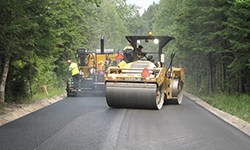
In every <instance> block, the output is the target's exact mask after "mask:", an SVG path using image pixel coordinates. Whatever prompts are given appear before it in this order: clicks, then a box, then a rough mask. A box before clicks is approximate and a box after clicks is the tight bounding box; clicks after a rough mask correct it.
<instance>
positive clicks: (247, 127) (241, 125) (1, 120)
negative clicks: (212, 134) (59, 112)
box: [0, 92, 250, 136]
mask: <svg viewBox="0 0 250 150" xmlns="http://www.w3.org/2000/svg"><path fill="white" fill-rule="evenodd" d="M183 93H184V95H185V96H187V97H188V98H189V99H191V100H193V101H194V102H195V103H197V104H198V105H200V106H202V107H204V108H205V109H207V110H208V111H210V112H211V113H213V114H214V115H216V116H218V117H219V118H221V119H222V120H224V121H226V122H227V123H229V124H231V125H232V126H234V127H236V128H238V129H239V130H241V131H242V132H244V133H245V134H247V135H248V136H250V124H249V123H247V122H246V121H244V120H242V119H240V118H238V117H236V116H233V115H230V114H228V113H226V112H223V111H221V110H219V109H217V108H214V107H212V106H211V105H209V104H208V103H206V102H205V101H203V100H202V99H200V98H199V97H197V96H194V95H192V94H190V93H187V92H183ZM65 97H66V95H62V96H57V97H53V98H50V99H44V100H41V101H37V102H35V103H32V104H19V105H13V106H10V107H8V108H7V109H6V111H5V113H4V114H2V115H0V126H2V125H4V124H6V123H8V122H11V121H13V120H16V119H18V118H21V117H23V116H25V115H27V114H30V113H32V112H34V111H37V110H39V109H41V108H44V107H46V106H48V105H51V104H53V103H56V102H58V101H60V100H62V99H64V98H65Z"/></svg>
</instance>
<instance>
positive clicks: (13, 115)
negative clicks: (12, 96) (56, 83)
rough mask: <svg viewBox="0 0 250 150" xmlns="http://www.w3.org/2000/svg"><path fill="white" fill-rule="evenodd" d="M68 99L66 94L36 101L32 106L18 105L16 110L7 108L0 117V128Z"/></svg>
mask: <svg viewBox="0 0 250 150" xmlns="http://www.w3.org/2000/svg"><path fill="white" fill-rule="evenodd" d="M65 97H66V94H63V95H60V96H55V97H52V98H47V99H43V100H39V101H36V102H34V103H31V104H17V105H15V106H14V108H13V107H12V108H6V113H4V114H2V115H0V126H2V125H4V124H7V123H9V122H11V121H14V120H16V119H18V118H21V117H23V116H26V115H28V114H30V113H32V112H35V111H37V110H39V109H42V108H44V107H46V106H49V105H51V104H54V103H56V102H58V101H60V100H62V99H64V98H65Z"/></svg>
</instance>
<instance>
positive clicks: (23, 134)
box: [0, 97, 250, 150]
mask: <svg viewBox="0 0 250 150" xmlns="http://www.w3.org/2000/svg"><path fill="white" fill-rule="evenodd" d="M249 141H250V137H249V136H248V135H246V134H245V133H243V132H241V131H240V130H239V129H237V128H235V127H233V126H231V125H230V124H228V123H227V122H225V121H223V120H221V119H220V118H218V117H217V116H215V115H214V114H212V113H210V112H209V111H207V110H206V109H204V108H203V107H200V105H198V104H197V103H196V102H194V101H191V100H190V99H189V98H188V97H185V98H184V101H183V104H182V105H165V106H164V107H163V109H162V110H159V111H157V110H146V109H112V108H109V107H108V106H107V104H106V101H105V97H73V98H65V99H63V100H61V101H58V102H56V103H54V104H53V105H49V106H47V107H45V108H43V109H40V110H38V111H36V112H34V113H31V114H29V115H27V116H24V117H21V118H19V119H17V120H15V121H13V122H9V123H7V124H5V125H2V126H1V127H0V143H1V144H0V149H4V150H5V149H8V150H9V149H25V150H29V149H60V150H61V149H87V150H97V149H105V150H106V149H107V150H110V149H115V150H120V149H128V150H131V149H132V150H133V149H134V150H138V149H139V150H140V149H141V150H145V149H150V150H151V149H164V150H165V149H198V150H200V149H209V150H211V149H227V150H230V149H232V150H235V149H241V150H249V149H250V142H249Z"/></svg>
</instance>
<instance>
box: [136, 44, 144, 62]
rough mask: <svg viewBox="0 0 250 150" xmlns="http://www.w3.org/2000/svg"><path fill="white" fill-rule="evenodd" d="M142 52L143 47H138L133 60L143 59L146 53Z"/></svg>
mask: <svg viewBox="0 0 250 150" xmlns="http://www.w3.org/2000/svg"><path fill="white" fill-rule="evenodd" d="M142 50H143V46H142V45H139V46H138V48H137V49H136V51H135V58H134V59H135V60H138V59H140V58H143V57H144V56H145V55H146V53H144V52H142Z"/></svg>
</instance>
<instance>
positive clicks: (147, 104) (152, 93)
mask: <svg viewBox="0 0 250 150" xmlns="http://www.w3.org/2000/svg"><path fill="white" fill-rule="evenodd" d="M156 89H157V85H156V84H151V83H150V84H148V83H147V84H146V83H114V82H107V83H106V101H107V104H108V105H109V106H110V107H114V108H145V109H157V103H156Z"/></svg>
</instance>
